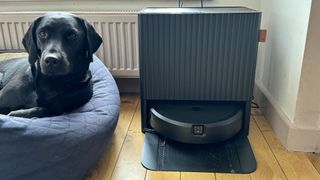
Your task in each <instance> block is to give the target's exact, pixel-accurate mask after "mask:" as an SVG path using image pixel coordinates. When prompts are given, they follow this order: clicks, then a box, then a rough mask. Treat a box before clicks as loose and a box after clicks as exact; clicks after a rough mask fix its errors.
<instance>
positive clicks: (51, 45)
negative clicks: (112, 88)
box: [0, 13, 102, 118]
mask: <svg viewBox="0 0 320 180" xmlns="http://www.w3.org/2000/svg"><path fill="white" fill-rule="evenodd" d="M22 43H23V45H24V47H25V49H26V50H27V51H28V53H29V57H28V58H18V59H11V60H7V61H2V62H1V61H0V113H1V114H9V115H11V116H19V117H27V118H31V117H46V116H54V115H59V114H62V113H64V112H68V111H71V110H73V109H75V108H77V107H80V106H81V105H83V104H85V103H86V102H87V101H89V100H90V98H91V96H92V82H91V72H90V71H89V70H88V68H89V64H90V62H91V61H92V55H93V53H94V52H95V51H96V50H97V49H98V48H99V46H100V44H101V43H102V39H101V37H100V36H99V35H98V34H97V33H96V31H95V30H94V28H93V27H92V26H91V25H90V24H88V22H87V21H85V20H84V19H82V18H80V17H77V16H75V15H72V14H69V13H48V14H46V15H44V16H42V17H39V18H38V19H36V20H35V21H34V22H33V23H32V25H31V26H30V28H29V29H28V32H27V33H26V34H25V36H24V38H23V41H22Z"/></svg>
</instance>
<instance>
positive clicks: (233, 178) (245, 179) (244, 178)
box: [216, 173, 251, 180]
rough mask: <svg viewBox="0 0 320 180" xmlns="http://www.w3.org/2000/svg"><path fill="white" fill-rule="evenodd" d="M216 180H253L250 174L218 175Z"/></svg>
mask: <svg viewBox="0 0 320 180" xmlns="http://www.w3.org/2000/svg"><path fill="white" fill-rule="evenodd" d="M216 180H251V177H250V175H249V174H225V173H216Z"/></svg>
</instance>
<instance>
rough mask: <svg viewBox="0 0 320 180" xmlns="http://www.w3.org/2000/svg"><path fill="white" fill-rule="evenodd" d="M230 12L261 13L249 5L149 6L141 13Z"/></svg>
mask: <svg viewBox="0 0 320 180" xmlns="http://www.w3.org/2000/svg"><path fill="white" fill-rule="evenodd" d="M229 13H260V12H258V11H256V10H253V9H249V8H247V7H228V6H227V7H204V8H200V7H183V8H178V7H177V8H175V7H166V8H163V7H161V8H159V7H148V8H145V9H143V10H141V11H140V12H139V14H229Z"/></svg>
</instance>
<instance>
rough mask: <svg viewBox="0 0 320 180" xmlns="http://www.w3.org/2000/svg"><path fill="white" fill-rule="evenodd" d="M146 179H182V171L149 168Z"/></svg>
mask: <svg viewBox="0 0 320 180" xmlns="http://www.w3.org/2000/svg"><path fill="white" fill-rule="evenodd" d="M146 180H180V172H172V171H149V170H148V171H147V175H146Z"/></svg>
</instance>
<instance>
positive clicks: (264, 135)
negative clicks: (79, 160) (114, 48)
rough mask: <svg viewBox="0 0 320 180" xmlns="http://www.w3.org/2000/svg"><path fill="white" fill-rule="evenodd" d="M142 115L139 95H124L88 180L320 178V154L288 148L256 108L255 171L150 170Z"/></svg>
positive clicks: (252, 135)
mask: <svg viewBox="0 0 320 180" xmlns="http://www.w3.org/2000/svg"><path fill="white" fill-rule="evenodd" d="M140 117H141V114H140V104H139V98H138V95H128V94H127V95H122V96H121V113H120V118H119V122H118V126H117V129H116V131H115V134H114V136H113V138H112V140H111V143H110V145H109V147H108V149H107V150H106V152H105V153H104V155H103V157H102V158H101V160H100V162H98V164H97V166H96V167H95V169H94V170H93V171H92V173H91V174H90V175H89V177H88V178H87V180H109V179H110V180H231V179H236V180H242V179H243V180H246V179H248V180H250V179H252V180H264V179H265V180H271V179H288V180H294V179H296V180H320V155H319V154H309V153H302V152H288V151H287V150H285V148H284V147H283V146H282V145H281V144H280V142H279V140H278V139H277V138H276V136H275V134H274V133H273V132H272V130H271V128H270V126H269V125H268V123H267V122H266V120H265V119H264V117H263V116H262V115H261V113H260V111H259V110H258V109H253V110H252V116H251V125H250V133H249V140H250V143H251V145H252V147H253V150H254V154H255V156H256V159H257V164H258V167H257V170H256V171H255V172H254V173H251V174H245V175H239V174H222V173H189V172H155V171H149V170H146V169H144V168H143V167H142V166H141V164H140V157H141V150H142V145H143V137H144V135H143V133H141V131H140V121H141V120H140Z"/></svg>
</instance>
